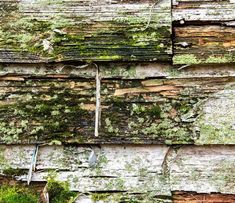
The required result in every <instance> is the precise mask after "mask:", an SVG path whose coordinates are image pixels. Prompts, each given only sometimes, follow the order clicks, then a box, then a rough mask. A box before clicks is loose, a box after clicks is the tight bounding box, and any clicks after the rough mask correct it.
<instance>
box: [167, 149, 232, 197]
mask: <svg viewBox="0 0 235 203" xmlns="http://www.w3.org/2000/svg"><path fill="white" fill-rule="evenodd" d="M170 174H171V175H170V180H171V190H173V191H195V192H197V193H215V192H218V193H226V194H235V150H234V147H233V146H217V147H213V146H203V147H191V146H185V147H183V148H181V149H180V150H179V151H178V153H177V158H176V159H175V162H173V164H172V165H171V171H170Z"/></svg>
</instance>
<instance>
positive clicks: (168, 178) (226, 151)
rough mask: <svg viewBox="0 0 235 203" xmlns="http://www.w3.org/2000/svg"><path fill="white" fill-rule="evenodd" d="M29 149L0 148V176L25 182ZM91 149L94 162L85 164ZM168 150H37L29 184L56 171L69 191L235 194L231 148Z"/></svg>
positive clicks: (109, 147)
mask: <svg viewBox="0 0 235 203" xmlns="http://www.w3.org/2000/svg"><path fill="white" fill-rule="evenodd" d="M34 147H35V146H33V145H23V146H22V145H11V146H10V145H1V147H0V155H1V164H0V171H1V174H3V175H11V176H16V178H17V179H19V180H21V181H26V176H25V175H23V174H27V170H28V168H29V166H30V160H31V156H30V155H32V153H33V149H34ZM92 150H94V151H95V154H96V162H95V164H91V163H90V158H89V157H90V154H91V151H92ZM172 150H173V151H172ZM170 151H171V152H170V153H169V148H168V147H166V146H162V145H142V146H137V145H123V146H121V145H101V146H92V148H91V147H89V146H74V145H73V146H71V145H67V146H40V147H39V153H38V159H37V165H36V171H35V172H34V173H33V177H32V181H33V182H41V181H43V182H44V181H46V180H47V177H48V174H51V172H52V171H55V172H54V175H55V177H57V179H59V180H61V181H62V180H63V181H66V180H68V181H69V183H70V187H71V190H74V191H79V192H84V193H87V192H91V191H92V192H98V191H99V192H107V193H109V192H112V191H113V192H115V191H116V192H118V191H122V192H127V193H133V194H136V193H138V194H139V193H140V194H146V193H148V194H149V195H150V196H151V195H153V196H159V195H160V196H165V197H170V196H171V192H174V191H182V192H183V191H184V192H196V193H204V194H205V193H223V194H235V191H234V188H235V187H234V173H235V171H234V169H235V167H234V163H235V162H234V159H235V156H234V155H235V150H234V146H181V147H180V148H179V149H174V148H171V149H170ZM59 155H60V156H59ZM3 163H4V164H3ZM7 169H8V170H7ZM19 170H21V172H22V173H21V174H20V173H19ZM10 172H11V173H10Z"/></svg>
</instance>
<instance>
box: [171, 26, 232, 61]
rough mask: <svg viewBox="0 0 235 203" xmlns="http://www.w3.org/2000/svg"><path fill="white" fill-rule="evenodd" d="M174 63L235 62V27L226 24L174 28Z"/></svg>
mask: <svg viewBox="0 0 235 203" xmlns="http://www.w3.org/2000/svg"><path fill="white" fill-rule="evenodd" d="M174 31H175V36H176V39H175V41H174V53H175V54H174V57H173V62H174V64H202V63H205V64H208V63H209V64H210V63H212V64H213V63H219V64H220V63H233V62H235V57H234V56H235V29H234V28H232V27H225V26H208V25H202V26H186V27H176V28H174Z"/></svg>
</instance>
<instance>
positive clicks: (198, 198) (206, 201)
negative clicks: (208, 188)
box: [173, 192, 235, 203]
mask: <svg viewBox="0 0 235 203" xmlns="http://www.w3.org/2000/svg"><path fill="white" fill-rule="evenodd" d="M173 200H174V201H173V202H174V203H185V202H192V203H194V202H195V203H196V202H201V203H211V202H217V203H224V202H227V203H233V202H234V201H235V196H234V195H224V194H197V193H192V192H176V193H175V194H174V195H173Z"/></svg>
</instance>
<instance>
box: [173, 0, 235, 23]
mask: <svg viewBox="0 0 235 203" xmlns="http://www.w3.org/2000/svg"><path fill="white" fill-rule="evenodd" d="M174 4H175V6H174V8H173V13H172V14H173V21H181V23H187V22H197V21H200V22H208V21H213V22H215V21H216V22H226V21H234V20H235V14H234V9H235V3H234V2H233V1H226V0H222V1H217V0H216V1H215V0H211V1H204V0H187V1H181V0H175V1H174Z"/></svg>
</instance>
